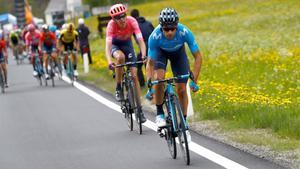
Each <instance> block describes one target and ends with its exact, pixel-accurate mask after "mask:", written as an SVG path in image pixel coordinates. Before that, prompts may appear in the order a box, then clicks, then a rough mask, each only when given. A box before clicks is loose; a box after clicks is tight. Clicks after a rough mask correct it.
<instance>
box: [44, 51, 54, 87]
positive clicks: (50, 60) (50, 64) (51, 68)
mask: <svg viewBox="0 0 300 169" xmlns="http://www.w3.org/2000/svg"><path fill="white" fill-rule="evenodd" d="M47 57H48V67H47V68H46V69H48V73H49V76H50V79H51V81H52V87H54V86H55V82H54V76H55V61H54V60H53V57H52V51H50V52H49V51H47ZM46 80H47V79H46Z"/></svg>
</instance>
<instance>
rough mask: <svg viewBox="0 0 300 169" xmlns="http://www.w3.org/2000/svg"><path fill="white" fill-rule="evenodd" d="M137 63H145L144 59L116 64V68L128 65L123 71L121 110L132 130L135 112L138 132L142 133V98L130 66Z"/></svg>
mask: <svg viewBox="0 0 300 169" xmlns="http://www.w3.org/2000/svg"><path fill="white" fill-rule="evenodd" d="M136 64H143V61H137V62H127V63H124V64H119V65H116V68H119V67H123V68H124V67H126V69H125V70H124V71H123V79H122V83H121V101H120V103H121V110H122V112H123V113H124V117H125V119H126V120H127V125H128V127H129V129H130V131H132V130H133V117H132V114H133V113H134V115H135V120H136V124H137V129H138V132H139V133H140V134H142V132H143V128H142V121H141V118H142V117H141V113H142V106H141V100H140V98H139V96H138V91H137V88H136V85H135V81H134V79H133V77H132V75H131V71H130V66H133V65H136Z"/></svg>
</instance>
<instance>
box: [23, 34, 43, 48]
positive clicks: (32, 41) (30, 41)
mask: <svg viewBox="0 0 300 169" xmlns="http://www.w3.org/2000/svg"><path fill="white" fill-rule="evenodd" d="M40 38H41V33H40V32H39V31H38V30H36V31H35V32H34V34H33V35H32V34H31V33H30V32H27V33H26V36H25V40H26V46H29V45H31V46H38V45H39V43H40Z"/></svg>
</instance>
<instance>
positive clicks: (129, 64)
mask: <svg viewBox="0 0 300 169" xmlns="http://www.w3.org/2000/svg"><path fill="white" fill-rule="evenodd" d="M140 63H144V61H143V60H141V61H136V62H126V63H123V64H118V65H116V66H115V67H116V68H119V67H124V66H131V65H135V64H140Z"/></svg>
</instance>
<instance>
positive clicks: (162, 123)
mask: <svg viewBox="0 0 300 169" xmlns="http://www.w3.org/2000/svg"><path fill="white" fill-rule="evenodd" d="M155 123H156V125H157V127H159V128H161V127H165V126H166V120H165V116H164V115H163V114H162V115H157V116H156V119H155Z"/></svg>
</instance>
